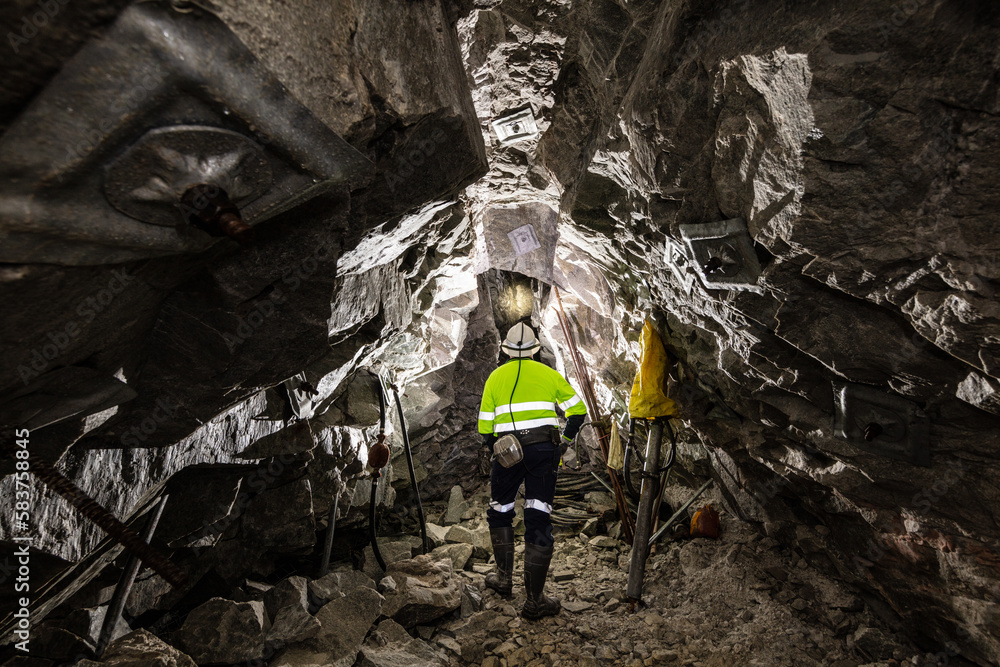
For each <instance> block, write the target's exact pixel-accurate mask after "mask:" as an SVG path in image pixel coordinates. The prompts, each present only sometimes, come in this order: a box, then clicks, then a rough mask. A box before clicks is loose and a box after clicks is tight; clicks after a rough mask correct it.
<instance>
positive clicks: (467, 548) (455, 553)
mask: <svg viewBox="0 0 1000 667" xmlns="http://www.w3.org/2000/svg"><path fill="white" fill-rule="evenodd" d="M473 551H474V548H473V546H472V545H471V544H445V545H444V546H440V547H438V548H437V549H435V550H434V551H432V552H430V554H429V555H430V556H431V557H433V558H434V559H436V560H437V559H441V558H448V559H450V560H451V568H452V569H453V570H454V571H455V572H458V571H459V570H463V569H465V564H466V563H468V562H469V559H470V558H472V552H473Z"/></svg>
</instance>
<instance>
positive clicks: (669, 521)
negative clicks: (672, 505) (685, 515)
mask: <svg viewBox="0 0 1000 667" xmlns="http://www.w3.org/2000/svg"><path fill="white" fill-rule="evenodd" d="M711 483H712V480H708V481H707V482H705V483H704V484H702V485H701V488H700V489H698V491H696V492H695V494H694V495H693V496H691V500H689V501H687V502H686V503H684V504H683V505H681V508H680V509H679V510H677V511H676V512H674V515H673V516H672V517H670V518H669V519H667V522H666V523H665V524H663V525H662V526H660V529H659V530H658V531H656V532H655V533H653V536H652V537H651V538H649V545H650V546H652V544H653V542H655V541H656V540H658V539H660V536H661V535H663V533H665V532H667V529H668V528H670V526H672V525H673V523H674V521H676V520H677V517H679V516H680V515H681V513H682V512H683V511H684V510H686V509H687V508H688V507H690V506H691V503H693V502H694V501H696V500H698V496H700V495H701V494H702V493H704V492H705V489H707V488H708V486H709V484H711Z"/></svg>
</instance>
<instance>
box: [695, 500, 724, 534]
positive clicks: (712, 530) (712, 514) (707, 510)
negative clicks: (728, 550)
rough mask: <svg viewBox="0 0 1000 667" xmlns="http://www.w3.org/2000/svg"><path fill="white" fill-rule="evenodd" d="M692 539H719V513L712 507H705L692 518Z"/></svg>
mask: <svg viewBox="0 0 1000 667" xmlns="http://www.w3.org/2000/svg"><path fill="white" fill-rule="evenodd" d="M691 537H710V538H712V539H713V540H714V539H718V537H719V513H718V512H716V511H715V508H714V507H712V506H711V505H705V506H704V507H702V508H701V509H700V510H698V511H697V512H695V513H694V516H693V517H691Z"/></svg>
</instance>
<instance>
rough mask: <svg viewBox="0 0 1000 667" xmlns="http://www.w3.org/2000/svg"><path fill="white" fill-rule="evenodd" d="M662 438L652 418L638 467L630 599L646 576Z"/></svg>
mask: <svg viewBox="0 0 1000 667" xmlns="http://www.w3.org/2000/svg"><path fill="white" fill-rule="evenodd" d="M662 439H663V421H662V420H659V419H657V420H655V421H654V422H653V423H652V424H651V425H650V427H649V440H647V442H646V463H645V465H644V466H643V469H642V491H641V492H640V497H639V510H638V511H637V512H636V519H635V539H633V540H632V562H631V564H630V565H629V569H628V588H627V589H626V595H628V597H629V599H631V600H640V599H642V580H643V578H644V577H645V576H646V556H648V555H649V544H648V540H649V533H650V532H651V531H650V521H651V519H652V516H653V504H654V502H655V500H656V498H655V495H656V492H657V491H658V490H659V489H660V483H659V482H660V480H659V479H658V476H657V475H656V468H657V466H658V465H659V464H660V442H661V441H662Z"/></svg>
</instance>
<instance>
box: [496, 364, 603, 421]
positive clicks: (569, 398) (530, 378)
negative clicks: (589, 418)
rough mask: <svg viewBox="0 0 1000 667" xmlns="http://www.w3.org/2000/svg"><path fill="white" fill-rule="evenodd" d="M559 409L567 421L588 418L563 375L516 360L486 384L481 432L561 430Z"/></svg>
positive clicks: (497, 371)
mask: <svg viewBox="0 0 1000 667" xmlns="http://www.w3.org/2000/svg"><path fill="white" fill-rule="evenodd" d="M518 364H520V366H521V368H520V371H521V374H520V376H518ZM515 379H516V381H517V388H516V389H515V388H514V382H515ZM512 391H513V392H514V397H513V399H512V398H511V392H512ZM557 406H558V407H559V409H560V410H562V411H563V413H564V414H565V415H566V416H567V417H569V416H572V415H585V414H587V407H586V406H585V405H584V404H583V401H581V400H580V397H579V396H577V394H576V391H574V390H573V387H571V386H570V384H569V382H567V381H566V378H564V377H563V376H562V375H560V374H559V371H556V370H553V369H551V368H549V367H548V366H546V365H545V364H541V363H539V362H537V361H532V360H530V359H522V360H520V361H518V360H517V359H513V360H511V361H508V362H507V363H505V364H504V365H503V366H501V367H500V368H498V369H496V370H495V371H493V372H492V373H491V374H490V377H489V379H488V380H486V386H485V387H483V402H482V404H481V405H480V408H479V432H480V433H503V432H505V431H513V430H515V429H517V430H521V429H526V428H534V427H536V426H553V427H558V426H559V420H558V419H557V417H556V407H557Z"/></svg>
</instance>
